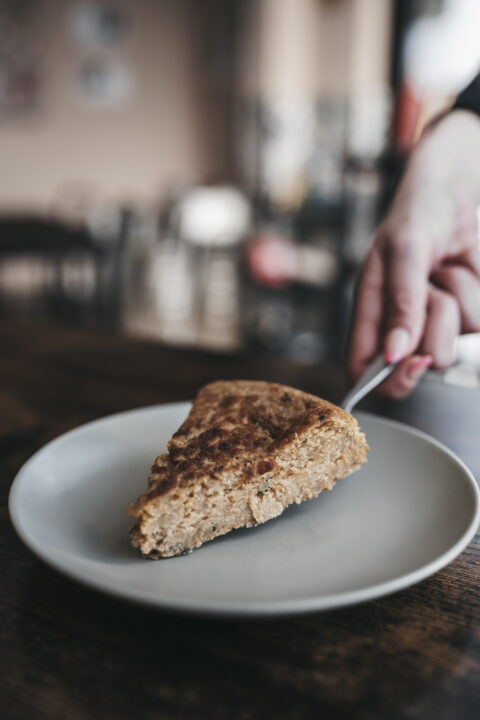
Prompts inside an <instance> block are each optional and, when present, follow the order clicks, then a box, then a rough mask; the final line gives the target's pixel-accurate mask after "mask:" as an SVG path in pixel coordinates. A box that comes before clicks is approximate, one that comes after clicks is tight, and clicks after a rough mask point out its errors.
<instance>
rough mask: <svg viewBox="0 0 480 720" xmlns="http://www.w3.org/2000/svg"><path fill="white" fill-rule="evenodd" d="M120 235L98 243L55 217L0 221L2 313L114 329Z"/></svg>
mask: <svg viewBox="0 0 480 720" xmlns="http://www.w3.org/2000/svg"><path fill="white" fill-rule="evenodd" d="M121 246H122V234H121V233H119V237H118V238H116V242H114V243H108V244H105V243H102V242H99V241H98V240H97V239H96V238H94V237H93V236H92V233H91V232H90V231H89V230H88V229H87V227H81V226H78V227H77V226H68V225H66V224H62V223H60V222H58V221H56V220H54V219H52V220H43V219H38V218H27V217H15V216H9V217H3V218H1V219H0V316H2V317H14V318H42V319H47V320H53V321H58V322H62V323H67V324H72V325H77V326H78V325H80V326H82V325H83V326H89V327H104V328H105V327H108V328H112V327H113V328H114V327H116V325H117V323H118V313H119V304H120V303H119V297H118V293H119V284H118V283H117V282H116V281H115V279H116V278H115V276H116V269H117V268H118V267H119V254H120V252H121Z"/></svg>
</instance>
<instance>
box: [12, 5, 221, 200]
mask: <svg viewBox="0 0 480 720" xmlns="http://www.w3.org/2000/svg"><path fill="white" fill-rule="evenodd" d="M38 4H39V5H40V6H41V11H42V12H41V16H42V19H41V22H40V24H39V29H40V33H41V37H40V43H39V45H40V47H41V48H42V52H41V59H42V64H43V68H44V93H43V97H42V105H43V107H42V108H41V109H40V110H39V112H38V114H37V115H36V116H34V117H30V118H28V119H23V120H18V121H16V122H12V121H11V120H10V121H8V122H7V121H3V122H1V123H0V210H15V209H25V208H26V209H34V210H35V209H40V210H48V208H49V207H50V205H51V204H52V202H54V201H55V198H57V197H58V195H59V193H62V192H63V191H64V189H65V186H66V185H68V184H70V183H76V184H79V185H85V186H89V185H91V186H92V188H96V189H97V190H98V192H99V194H100V195H105V196H107V197H109V198H112V199H114V200H116V201H134V202H155V201H156V200H157V199H158V198H159V196H160V195H161V194H162V193H164V192H165V191H166V190H167V189H168V188H169V187H170V186H171V185H173V184H176V183H182V182H184V181H192V180H201V179H203V178H204V177H205V176H208V175H218V174H221V173H222V172H224V169H225V168H224V158H223V156H222V152H221V151H222V139H223V135H222V133H224V127H223V126H221V125H220V126H219V123H218V120H217V121H216V119H215V118H216V116H218V115H219V114H220V116H221V112H222V109H221V108H220V110H219V109H218V108H216V106H215V102H216V101H217V100H218V97H217V96H216V95H215V92H214V91H211V92H210V94H209V92H208V88H205V87H204V86H203V85H202V77H201V76H200V74H199V67H198V65H199V62H198V55H199V47H198V37H197V36H196V34H195V22H194V21H192V6H194V5H195V0H159V1H158V0H136V1H135V2H128V3H126V4H127V7H128V12H129V15H130V17H131V23H132V24H131V32H130V34H129V35H128V37H126V38H125V40H124V41H122V42H121V43H120V45H119V47H118V49H117V50H115V51H112V52H113V54H114V55H116V56H118V57H120V58H121V59H122V61H124V62H125V63H126V64H127V65H128V66H129V67H130V68H131V70H132V71H133V75H134V80H135V84H134V87H133V93H132V96H131V98H130V99H129V101H128V102H127V103H126V104H125V105H122V106H120V107H118V108H104V109H100V108H98V107H89V106H87V105H85V104H84V103H81V102H79V101H78V98H77V97H76V93H75V82H74V79H75V75H76V73H77V72H78V70H79V67H80V65H81V61H82V58H84V57H86V52H85V50H84V49H82V48H81V47H79V46H78V44H77V43H75V41H74V40H73V39H72V36H71V33H70V29H69V24H68V19H69V11H70V10H71V7H72V5H74V3H73V2H72V0H38ZM77 4H78V3H77ZM119 4H122V3H121V2H120V3H119ZM123 4H125V0H124V3H123ZM217 104H218V103H217ZM212 123H213V124H214V125H215V124H216V132H213V131H212V129H211V124H212ZM219 135H220V138H219ZM219 140H220V141H219ZM217 147H220V152H218V151H217V150H216V148H217Z"/></svg>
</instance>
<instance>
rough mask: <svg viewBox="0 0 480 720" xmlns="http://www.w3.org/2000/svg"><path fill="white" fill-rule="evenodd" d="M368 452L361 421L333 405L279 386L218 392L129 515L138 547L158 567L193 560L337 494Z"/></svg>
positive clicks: (211, 390)
mask: <svg viewBox="0 0 480 720" xmlns="http://www.w3.org/2000/svg"><path fill="white" fill-rule="evenodd" d="M367 452H368V445H367V443H366V440H365V436H364V434H363V433H362V432H360V430H359V428H358V425H357V421H356V420H355V418H353V417H352V416H351V415H349V414H348V413H346V412H344V411H343V410H341V409H340V408H338V407H337V406H335V405H332V404H331V403H329V402H327V401H326V400H322V399H320V398H317V397H314V396H313V395H308V394H307V393H304V392H301V391H299V390H295V389H293V388H289V387H285V386H283V385H277V384H275V383H266V382H254V381H242V380H235V381H219V382H215V383H211V384H210V385H207V386H205V387H204V388H202V389H201V390H200V392H199V393H198V395H197V398H196V399H195V401H194V403H193V406H192V409H191V411H190V414H189V416H188V417H187V419H186V420H185V422H184V423H183V425H182V426H181V427H180V429H179V430H178V431H177V432H176V433H175V435H174V436H173V437H172V439H171V440H170V442H169V444H168V452H167V453H164V454H163V455H160V456H159V457H158V458H157V459H156V460H155V463H154V465H153V467H152V469H151V472H150V475H149V478H148V488H147V490H146V491H145V492H144V493H143V494H142V495H141V496H140V497H139V498H138V500H137V501H136V502H135V503H134V504H133V505H132V506H131V507H130V508H129V513H130V514H131V515H134V516H135V518H136V523H135V525H134V527H133V528H132V531H131V540H132V544H133V545H134V546H135V547H137V548H139V549H140V551H141V552H142V554H143V555H145V556H147V557H150V558H160V557H171V556H174V555H182V554H185V553H189V552H191V551H192V550H193V549H195V548H198V547H200V545H202V544H203V543H204V542H206V541H207V540H212V539H213V538H215V537H217V536H218V535H224V534H225V533H228V532H230V531H231V530H233V529H235V528H241V527H252V526H253V525H258V524H259V523H263V522H265V521H266V520H270V519H271V518H274V517H277V516H278V515H280V514H281V513H282V512H283V510H284V509H285V508H286V507H287V506H288V505H291V504H292V503H301V502H303V501H304V500H310V499H311V498H314V497H316V496H317V495H318V494H319V493H321V492H322V491H323V490H331V488H332V487H333V486H334V484H335V482H336V481H337V480H339V479H340V478H343V477H345V476H347V475H350V474H351V473H352V472H354V471H355V470H357V468H359V467H360V465H361V464H362V463H364V462H365V460H366V458H367Z"/></svg>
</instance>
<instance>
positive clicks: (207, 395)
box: [129, 380, 356, 518]
mask: <svg viewBox="0 0 480 720" xmlns="http://www.w3.org/2000/svg"><path fill="white" fill-rule="evenodd" d="M340 418H341V420H342V423H347V424H351V425H352V426H356V421H355V420H354V418H353V417H352V416H351V415H349V414H348V413H345V412H344V411H343V410H341V409H340V408H339V407H337V406H336V405H333V404H332V403H329V402H328V401H326V400H323V399H321V398H318V397H315V396H314V395H309V394H308V393H305V392H302V391H301V390H296V389H294V388H290V387H286V386H285V385H278V384H276V383H268V382H261V381H250V380H229V381H217V382H214V383H211V384H209V385H206V386H205V387H203V388H202V389H201V390H200V391H199V393H198V394H197V397H196V398H195V401H194V403H193V406H192V409H191V411H190V413H189V415H188V417H187V419H186V420H185V422H184V423H183V425H182V426H181V427H180V428H179V429H178V430H177V432H176V433H175V434H174V435H173V437H172V439H171V440H170V442H169V444H168V453H165V454H162V455H160V456H159V457H157V459H156V460H155V463H154V465H153V466H152V468H151V472H150V475H149V478H148V484H149V487H148V489H147V490H146V491H145V492H144V493H143V494H142V495H141V496H140V497H139V498H138V500H137V501H136V502H135V503H134V504H133V505H132V506H131V507H130V508H129V513H130V514H132V515H134V516H136V517H137V518H138V517H140V516H141V515H142V513H143V511H144V509H145V508H148V506H149V504H150V503H151V502H152V501H154V500H156V499H158V498H160V497H161V496H163V495H166V494H167V493H169V492H172V493H174V492H176V491H179V490H181V491H182V492H183V491H185V490H186V489H188V487H189V486H192V487H193V486H195V485H196V483H198V482H199V481H201V480H203V481H204V479H205V478H208V477H211V478H213V477H217V476H218V475H219V474H221V473H222V472H223V471H225V470H226V469H227V468H229V467H232V466H233V465H235V464H238V462H239V459H241V462H242V463H243V481H244V483H248V482H249V481H251V480H252V479H253V478H254V477H256V476H259V475H262V474H264V473H266V472H269V471H271V470H273V469H274V460H273V459H272V458H271V457H270V456H271V455H272V454H274V453H275V452H277V451H278V450H280V449H281V448H282V447H284V446H285V445H288V444H289V443H290V442H291V440H292V439H293V438H294V437H295V436H297V435H299V434H300V433H303V432H305V431H306V430H308V428H309V427H313V426H315V427H318V426H319V424H327V425H328V424H336V423H337V422H338V420H339V419H340Z"/></svg>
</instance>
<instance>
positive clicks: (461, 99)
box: [452, 73, 480, 115]
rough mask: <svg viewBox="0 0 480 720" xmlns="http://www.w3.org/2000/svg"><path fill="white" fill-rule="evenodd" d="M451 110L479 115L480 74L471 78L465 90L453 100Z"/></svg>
mask: <svg viewBox="0 0 480 720" xmlns="http://www.w3.org/2000/svg"><path fill="white" fill-rule="evenodd" d="M452 110H470V111H471V112H474V113H476V114H477V115H480V73H479V74H478V75H477V76H476V77H475V78H473V80H472V82H471V83H470V85H467V87H466V88H465V90H462V92H461V93H460V95H459V96H458V97H457V99H456V100H455V102H454V104H453V107H452Z"/></svg>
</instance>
